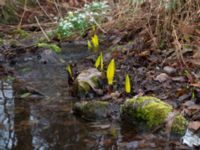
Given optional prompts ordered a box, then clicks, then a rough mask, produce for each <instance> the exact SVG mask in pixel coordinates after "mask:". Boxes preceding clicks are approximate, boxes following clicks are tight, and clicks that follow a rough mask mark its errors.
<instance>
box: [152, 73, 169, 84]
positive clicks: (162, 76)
mask: <svg viewBox="0 0 200 150" xmlns="http://www.w3.org/2000/svg"><path fill="white" fill-rule="evenodd" d="M168 79H169V76H168V75H167V74H166V73H161V74H159V75H158V76H157V77H156V78H155V81H159V82H161V83H162V82H165V81H167V80H168Z"/></svg>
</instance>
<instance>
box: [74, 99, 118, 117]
mask: <svg viewBox="0 0 200 150" xmlns="http://www.w3.org/2000/svg"><path fill="white" fill-rule="evenodd" d="M73 111H74V114H76V115H78V116H80V117H81V118H83V119H85V120H88V121H96V120H104V119H108V118H110V117H111V114H112V113H114V111H115V107H113V105H112V104H109V103H108V102H105V101H83V102H77V103H76V104H75V105H74V108H73Z"/></svg>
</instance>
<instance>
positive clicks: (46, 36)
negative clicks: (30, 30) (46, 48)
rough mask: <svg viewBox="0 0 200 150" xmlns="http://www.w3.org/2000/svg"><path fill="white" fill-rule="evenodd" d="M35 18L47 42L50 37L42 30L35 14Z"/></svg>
mask: <svg viewBox="0 0 200 150" xmlns="http://www.w3.org/2000/svg"><path fill="white" fill-rule="evenodd" d="M35 20H36V22H37V24H38V26H39V28H40V30H41V31H42V33H43V34H44V36H45V38H46V39H47V41H48V42H50V39H49V37H48V35H47V34H46V32H45V31H44V30H43V28H42V26H41V25H40V22H39V21H38V18H37V17H36V16H35Z"/></svg>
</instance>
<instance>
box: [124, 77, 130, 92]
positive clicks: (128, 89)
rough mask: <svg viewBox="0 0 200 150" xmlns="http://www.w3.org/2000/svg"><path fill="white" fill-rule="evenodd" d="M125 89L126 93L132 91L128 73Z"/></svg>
mask: <svg viewBox="0 0 200 150" xmlns="http://www.w3.org/2000/svg"><path fill="white" fill-rule="evenodd" d="M125 91H126V93H130V92H131V82H130V78H129V75H128V74H126V79H125Z"/></svg>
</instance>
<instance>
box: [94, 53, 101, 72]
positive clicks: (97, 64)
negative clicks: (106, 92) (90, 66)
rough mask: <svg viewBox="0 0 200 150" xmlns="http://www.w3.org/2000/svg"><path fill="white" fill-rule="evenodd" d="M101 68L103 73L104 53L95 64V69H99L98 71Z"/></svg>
mask: <svg viewBox="0 0 200 150" xmlns="http://www.w3.org/2000/svg"><path fill="white" fill-rule="evenodd" d="M99 66H100V69H101V71H103V54H102V52H101V53H100V55H99V56H98V57H97V59H96V62H95V67H96V68H97V69H98V67H99Z"/></svg>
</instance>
